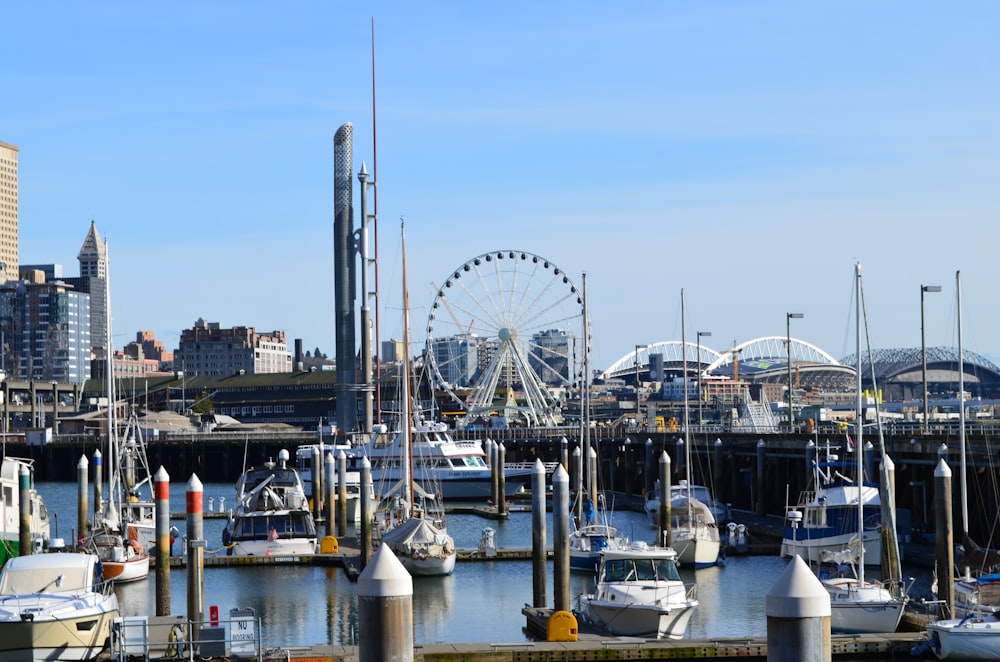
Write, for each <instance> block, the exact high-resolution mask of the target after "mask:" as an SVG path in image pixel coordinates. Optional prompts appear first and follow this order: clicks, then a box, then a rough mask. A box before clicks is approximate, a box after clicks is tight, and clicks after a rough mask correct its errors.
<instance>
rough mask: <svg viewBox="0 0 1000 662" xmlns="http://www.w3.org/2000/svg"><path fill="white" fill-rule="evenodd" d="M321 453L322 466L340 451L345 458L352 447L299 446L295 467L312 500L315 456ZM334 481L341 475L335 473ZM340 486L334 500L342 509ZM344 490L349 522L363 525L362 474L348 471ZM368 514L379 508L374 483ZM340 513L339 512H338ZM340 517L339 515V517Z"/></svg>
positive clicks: (372, 484)
mask: <svg viewBox="0 0 1000 662" xmlns="http://www.w3.org/2000/svg"><path fill="white" fill-rule="evenodd" d="M317 450H318V451H319V456H320V458H321V459H320V462H321V464H322V463H323V462H325V461H326V459H325V458H326V455H327V454H328V453H332V454H333V455H334V458H336V456H337V455H338V454H339V452H340V451H342V450H343V451H345V456H346V453H347V452H348V451H351V450H352V449H351V447H350V446H340V445H337V446H334V445H331V444H306V445H304V446H299V447H298V448H297V449H296V450H295V467H296V469H297V470H298V472H299V477H300V478H301V479H302V487H303V489H304V490H305V494H306V498H307V499H309V500H312V498H313V494H312V485H313V479H312V476H313V473H312V471H313V466H312V465H313V454H314V452H315V451H317ZM320 476H323V469H322V466H321V467H320ZM334 480H339V473H337V472H335V473H334ZM339 487H340V486H339V485H338V484H337V483H336V482H335V483H334V485H333V491H334V500H335V501H337V502H338V503H337V506H336V507H337V508H339V507H340V504H339V500H340V490H339ZM344 489H345V492H346V493H347V521H348V522H354V523H355V524H360V523H361V491H362V490H361V472H360V471H356V470H353V469H352V470H350V471H347V472H346V474H345V477H344ZM366 491H367V492H368V512H369V513H374V512H375V508H376V507H377V506H378V497H376V496H375V485H374V481H373V482H372V483H371V484H369V485H368V489H367V490H366ZM338 512H339V511H338ZM338 516H339V515H338Z"/></svg>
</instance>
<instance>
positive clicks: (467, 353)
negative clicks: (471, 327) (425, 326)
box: [430, 334, 479, 387]
mask: <svg viewBox="0 0 1000 662" xmlns="http://www.w3.org/2000/svg"><path fill="white" fill-rule="evenodd" d="M430 351H431V356H432V358H433V359H434V365H435V366H436V367H437V369H438V372H439V373H440V374H441V379H443V380H444V381H446V382H448V384H450V385H451V386H458V387H464V386H468V385H469V384H471V383H472V379H473V377H474V376H475V374H476V371H477V369H478V368H479V338H478V337H477V336H476V335H474V334H460V335H455V336H450V337H448V338H434V339H433V340H431V343H430Z"/></svg>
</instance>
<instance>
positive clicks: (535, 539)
mask: <svg viewBox="0 0 1000 662" xmlns="http://www.w3.org/2000/svg"><path fill="white" fill-rule="evenodd" d="M545 537H546V536H545V465H544V464H542V461H541V460H535V466H534V469H533V470H532V472H531V600H532V602H531V604H532V606H534V607H538V608H544V607H545V606H546V604H545V603H546V602H547V599H546V595H545V593H546V590H547V588H548V583H549V578H548V571H547V568H548V562H549V555H548V548H547V547H546V541H545Z"/></svg>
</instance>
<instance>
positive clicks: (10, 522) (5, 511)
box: [0, 456, 50, 565]
mask: <svg viewBox="0 0 1000 662" xmlns="http://www.w3.org/2000/svg"><path fill="white" fill-rule="evenodd" d="M22 469H23V470H25V471H27V472H28V475H29V489H28V501H29V506H28V512H29V515H30V519H29V527H30V529H31V546H32V550H30V551H33V552H40V551H42V549H43V548H44V547H46V546H47V545H48V544H49V529H50V526H49V512H48V510H46V509H45V501H44V500H43V499H42V495H40V494H39V493H38V491H37V490H35V486H34V476H33V474H32V461H31V460H24V459H20V458H16V457H9V456H4V458H3V463H2V465H0V490H2V494H3V495H4V496H3V498H2V499H0V565H3V563H4V562H5V561H6V560H7V559H8V558H10V557H12V556H18V555H19V554H21V553H22V551H21V483H20V481H21V471H22Z"/></svg>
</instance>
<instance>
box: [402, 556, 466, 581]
mask: <svg viewBox="0 0 1000 662" xmlns="http://www.w3.org/2000/svg"><path fill="white" fill-rule="evenodd" d="M397 558H398V559H399V561H400V563H402V564H403V567H404V568H406V571H407V572H409V573H410V575H412V576H414V577H441V576H445V575H450V574H452V573H454V572H455V554H454V553H452V554H449V555H447V556H432V557H429V558H426V559H418V558H414V557H412V556H397Z"/></svg>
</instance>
